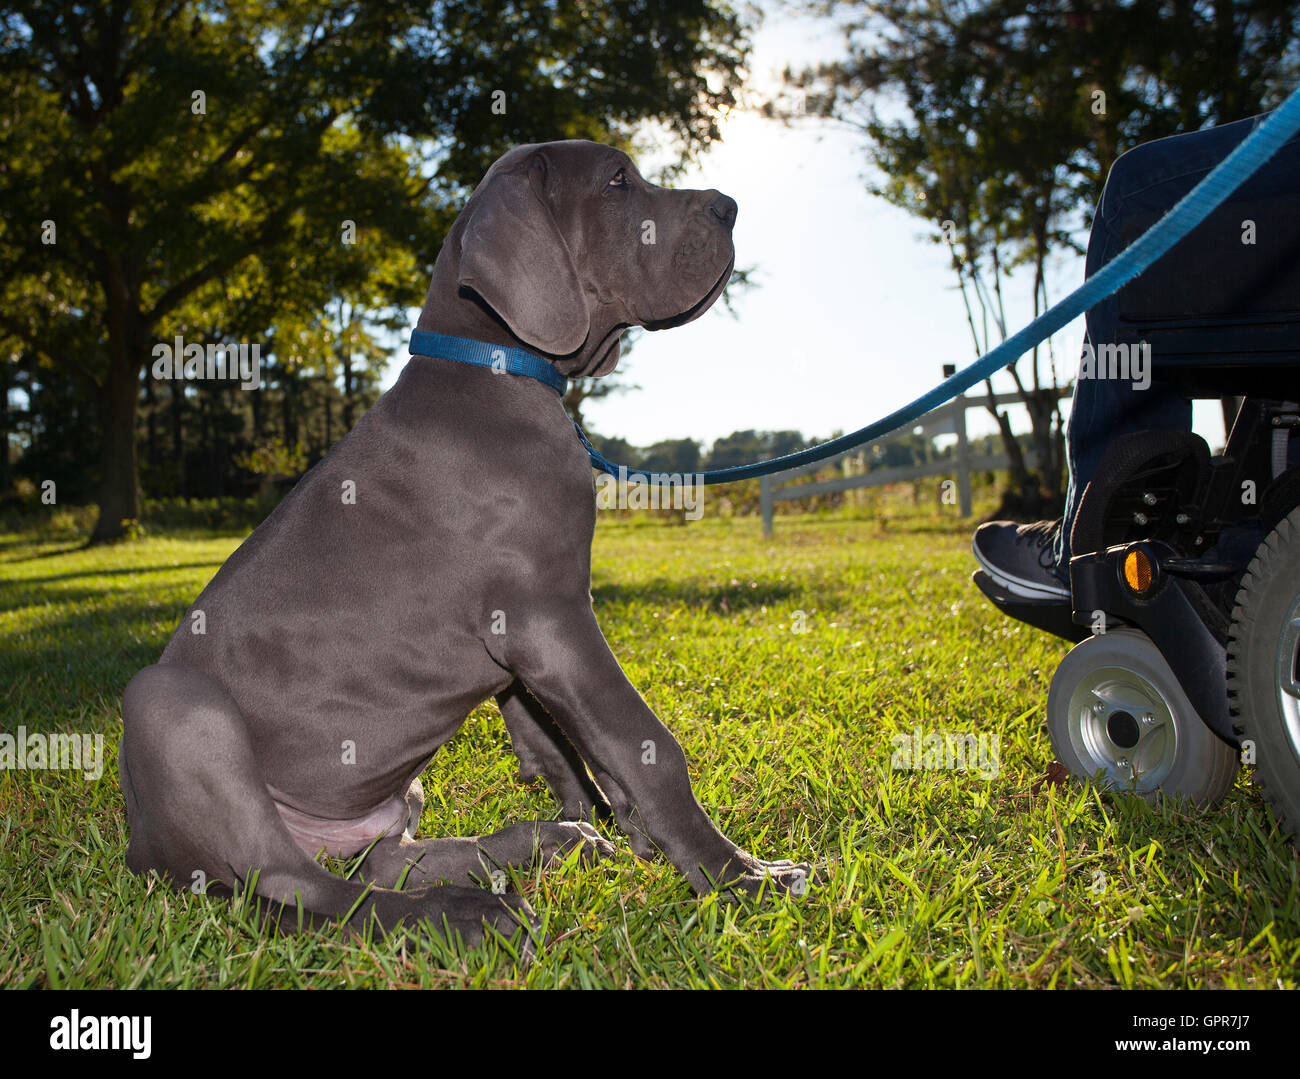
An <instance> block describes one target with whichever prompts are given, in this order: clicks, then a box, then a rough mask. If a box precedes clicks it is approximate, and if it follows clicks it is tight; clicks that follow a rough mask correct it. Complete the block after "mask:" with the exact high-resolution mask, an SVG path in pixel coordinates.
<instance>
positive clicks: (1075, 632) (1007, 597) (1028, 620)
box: [972, 569, 1091, 642]
mask: <svg viewBox="0 0 1300 1079" xmlns="http://www.w3.org/2000/svg"><path fill="white" fill-rule="evenodd" d="M972 580H974V582H975V584H976V585H978V586H979V590H980V591H981V592H983V593H984V595H985V596H987V597H988V599H989V602H991V603H992V604H993V606H995V607H996V608H997V609H998V610H999V611H1001V612H1002V613H1003V614H1005V615H1006V616H1007V617H1009V618H1014V619H1016V621H1018V622H1024V623H1025V624H1026V625H1030V626H1033V627H1034V628H1035V629H1041V630H1044V631H1045V632H1047V633H1052V634H1055V635H1056V636H1057V637H1064V638H1065V639H1066V640H1067V641H1076V642H1077V641H1082V640H1084V639H1085V638H1087V637H1089V636H1090V635H1091V634H1090V633H1089V631H1088V629H1087V627H1085V626H1080V625H1076V624H1075V622H1074V618H1073V611H1072V610H1071V605H1070V601H1069V600H1068V599H1059V600H1034V599H1025V598H1024V597H1023V596H1017V595H1014V594H1013V593H1011V592H1008V591H1007V590H1006V589H1005V588H1003V587H1002V586H1001V585H1000V584H998V583H997V582H996V581H994V580H993V578H992V577H990V576H989V575H988V574H987V573H985V572H984V571H983V570H982V569H978V570H976V571H975V573H974V574H973V575H972Z"/></svg>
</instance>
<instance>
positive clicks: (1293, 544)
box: [1228, 508, 1300, 846]
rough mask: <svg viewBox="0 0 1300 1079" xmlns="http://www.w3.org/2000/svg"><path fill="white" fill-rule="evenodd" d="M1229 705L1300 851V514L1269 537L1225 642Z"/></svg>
mask: <svg viewBox="0 0 1300 1079" xmlns="http://www.w3.org/2000/svg"><path fill="white" fill-rule="evenodd" d="M1228 704H1229V707H1230V708H1231V710H1232V715H1233V720H1234V724H1235V726H1236V728H1237V730H1238V732H1239V733H1240V734H1241V735H1242V737H1243V740H1249V741H1252V742H1254V749H1255V777H1254V778H1255V784H1256V785H1257V786H1258V787H1259V788H1260V791H1261V792H1262V793H1263V795H1264V798H1265V799H1266V800H1267V802H1268V803H1269V805H1270V806H1271V807H1272V809H1273V815H1274V816H1275V817H1276V818H1277V822H1278V825H1279V827H1280V828H1281V829H1282V831H1283V832H1284V833H1286V834H1287V835H1289V836H1291V839H1292V841H1293V842H1295V843H1296V844H1297V845H1298V846H1300V508H1297V509H1294V510H1292V511H1291V512H1290V513H1289V514H1287V516H1285V517H1283V518H1282V520H1281V521H1280V522H1279V523H1278V526H1277V527H1276V528H1275V529H1273V531H1272V532H1270V533H1269V534H1268V535H1267V536H1265V537H1264V542H1263V543H1261V544H1260V545H1259V549H1258V550H1257V551H1256V552H1255V557H1254V559H1252V561H1251V563H1250V566H1249V567H1247V569H1246V575H1245V576H1244V577H1243V578H1242V579H1241V588H1240V589H1239V590H1238V592H1237V602H1236V605H1235V607H1234V608H1233V612H1232V631H1231V634H1230V636H1229V639H1228Z"/></svg>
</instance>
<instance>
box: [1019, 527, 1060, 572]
mask: <svg viewBox="0 0 1300 1079" xmlns="http://www.w3.org/2000/svg"><path fill="white" fill-rule="evenodd" d="M1060 528H1061V522H1060V521H1037V522H1035V523H1034V524H1031V525H1021V526H1020V527H1019V528H1017V529H1016V542H1017V543H1020V542H1022V541H1024V542H1026V543H1031V544H1033V545H1034V546H1036V547H1037V548H1038V564H1039V565H1040V566H1041V567H1042V568H1043V569H1046V570H1052V571H1053V572H1055V570H1056V534H1057V532H1059V531H1060Z"/></svg>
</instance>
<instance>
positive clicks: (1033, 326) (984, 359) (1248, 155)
mask: <svg viewBox="0 0 1300 1079" xmlns="http://www.w3.org/2000/svg"><path fill="white" fill-rule="evenodd" d="M1297 132H1300V89H1297V90H1294V91H1292V93H1291V95H1290V96H1289V97H1288V98H1287V99H1286V100H1285V101H1284V102H1283V103H1282V104H1281V105H1280V106H1278V108H1277V109H1276V110H1275V111H1274V112H1273V114H1272V115H1271V116H1270V117H1269V118H1268V119H1267V120H1265V121H1264V123H1262V124H1260V125H1259V127H1257V128H1256V129H1255V130H1254V131H1252V132H1251V133H1250V134H1249V135H1248V136H1247V137H1246V138H1245V139H1244V140H1243V141H1242V142H1241V144H1240V145H1238V146H1237V148H1236V149H1235V150H1233V151H1232V153H1230V154H1229V155H1228V156H1227V157H1225V158H1224V159H1223V160H1222V161H1220V162H1219V164H1218V165H1216V166H1215V167H1214V169H1213V171H1211V172H1210V173H1209V175H1207V176H1206V177H1205V178H1204V179H1203V180H1202V181H1201V182H1200V183H1199V184H1197V185H1196V186H1195V187H1194V188H1192V190H1191V191H1189V192H1188V193H1187V194H1186V195H1184V196H1183V198H1182V199H1181V200H1180V201H1179V202H1178V204H1177V205H1176V206H1174V208H1173V209H1172V210H1170V211H1169V213H1167V214H1166V215H1165V216H1164V217H1162V218H1161V219H1160V220H1159V221H1157V222H1156V223H1155V224H1154V225H1152V226H1151V227H1150V228H1149V229H1147V231H1146V232H1145V233H1143V234H1142V235H1141V236H1140V237H1139V238H1138V239H1137V240H1135V241H1134V242H1133V243H1131V244H1130V245H1129V246H1128V247H1126V248H1125V249H1124V250H1123V251H1121V252H1120V253H1119V254H1118V255H1116V256H1115V258H1113V259H1111V260H1110V262H1108V263H1106V265H1105V266H1103V267H1102V268H1101V269H1100V270H1098V271H1097V272H1096V273H1095V274H1093V275H1092V276H1091V277H1089V278H1088V280H1087V281H1085V282H1084V283H1083V284H1082V285H1080V286H1079V287H1078V288H1077V289H1075V290H1074V291H1073V292H1072V293H1070V295H1068V296H1066V297H1065V299H1063V300H1061V301H1060V302H1058V303H1057V304H1055V305H1054V306H1052V307H1051V308H1049V309H1048V310H1047V311H1045V312H1044V313H1043V314H1041V315H1039V316H1038V317H1037V318H1036V319H1034V320H1033V322H1031V323H1029V325H1027V326H1026V327H1025V328H1024V329H1022V330H1020V331H1019V332H1018V333H1015V334H1013V335H1012V336H1010V337H1008V338H1007V339H1006V340H1005V341H1003V342H1002V344H1000V345H998V346H997V347H996V348H994V349H992V350H991V351H990V352H987V353H985V354H984V355H983V356H981V357H980V358H979V359H978V360H976V361H975V362H974V363H973V364H971V365H970V366H969V367H967V368H964V369H963V370H961V371H958V372H957V373H956V374H955V375H952V376H951V377H950V378H946V379H944V380H943V381H942V382H940V383H939V385H937V386H935V387H934V389H932V390H929V391H928V392H926V393H923V394H922V395H921V396H920V397H918V398H917V399H916V400H915V401H913V402H911V403H910V404H907V405H904V406H903V407H902V408H900V409H896V410H895V411H893V412H891V413H890V414H889V415H888V416H885V417H883V418H882V419H879V420H877V421H876V422H875V423H871V424H868V425H867V426H866V427H863V428H861V429H860V430H857V431H853V432H852V433H850V434H847V435H841V436H840V437H839V438H833V439H831V440H830V441H829V442H823V443H821V444H820V445H818V446H812V447H810V448H809V449H806V450H799V451H798V452H796V453H790V454H786V455H785V456H784V457H774V458H772V459H771V460H768V461H755V462H754V463H753V464H748V465H735V466H733V467H731V468H716V469H713V470H712V471H709V472H704V473H697V474H695V475H694V476H693V477H692V478H693V479H694V481H695V482H696V483H735V482H736V481H737V480H748V479H753V478H754V477H756V476H766V475H770V474H772V473H774V472H785V471H787V470H788V469H792V468H799V467H800V466H802V465H808V464H812V463H814V462H816V461H821V460H825V459H826V458H827V457H834V456H835V455H836V454H840V453H844V452H845V451H846V450H851V449H855V448H856V447H858V446H860V445H862V444H863V443H864V442H870V441H871V440H872V439H873V438H879V437H880V436H881V435H884V434H888V433H889V432H890V431H894V430H897V429H898V428H899V427H904V426H906V425H907V424H909V423H911V422H912V421H913V420H916V419H918V418H919V417H921V416H923V415H925V414H926V413H927V412H929V411H931V410H932V409H934V408H937V407H938V406H939V405H941V404H943V403H944V402H945V401H951V400H952V399H953V398H954V397H956V396H957V395H958V394H959V393H962V392H963V391H965V390H968V389H970V388H971V387H972V386H974V385H975V383H977V382H982V381H983V380H984V379H986V378H989V377H990V376H991V375H992V374H993V373H994V372H995V371H997V370H998V369H999V368H1002V367H1007V366H1009V365H1011V364H1013V363H1015V362H1016V361H1017V360H1019V359H1020V357H1021V356H1023V355H1024V354H1025V353H1026V352H1028V351H1029V350H1030V349H1031V348H1033V347H1034V346H1035V345H1037V344H1039V343H1040V342H1042V341H1045V340H1046V339H1047V338H1048V337H1050V336H1051V335H1052V334H1054V333H1055V332H1056V331H1057V330H1059V329H1060V328H1061V327H1062V326H1065V325H1067V324H1068V323H1070V322H1072V321H1074V319H1076V318H1077V317H1078V316H1079V315H1081V314H1083V313H1084V312H1085V311H1087V310H1088V309H1089V308H1090V307H1093V306H1094V305H1096V304H1098V303H1100V302H1101V301H1102V300H1104V299H1106V297H1107V296H1110V295H1111V294H1112V293H1115V292H1118V291H1119V290H1120V289H1121V288H1123V287H1124V286H1125V285H1126V284H1128V283H1129V282H1130V281H1132V280H1133V278H1135V277H1137V276H1138V274H1140V273H1143V272H1145V271H1146V270H1148V269H1149V268H1150V267H1151V265H1152V264H1153V263H1155V262H1156V261H1157V260H1158V259H1159V258H1161V257H1162V256H1163V255H1164V254H1165V253H1166V252H1168V250H1169V249H1170V248H1171V247H1173V246H1174V244H1176V243H1178V241H1179V240H1181V239H1182V238H1183V237H1184V236H1186V235H1187V234H1188V233H1189V232H1191V231H1192V230H1193V229H1194V228H1196V226H1197V225H1199V224H1200V223H1201V222H1202V221H1204V220H1205V219H1206V218H1207V217H1208V216H1209V215H1210V214H1211V213H1213V212H1214V210H1215V209H1217V208H1218V207H1219V206H1220V205H1221V204H1222V203H1223V202H1224V201H1225V200H1226V199H1227V197H1228V196H1229V195H1231V194H1232V193H1233V192H1234V191H1236V190H1237V188H1239V187H1240V186H1241V185H1242V184H1243V183H1245V182H1246V180H1247V179H1249V177H1250V176H1252V175H1253V174H1254V173H1255V172H1256V171H1257V170H1258V169H1259V168H1260V167H1261V166H1262V165H1263V164H1264V162H1265V161H1267V160H1268V159H1269V158H1270V157H1272V156H1273V155H1274V154H1275V153H1276V152H1277V151H1278V150H1279V149H1281V148H1282V145H1283V144H1284V143H1285V142H1286V141H1287V140H1288V139H1290V138H1291V136H1293V135H1295V134H1296V133H1297ZM417 338H419V339H420V341H419V344H420V345H421V346H422V347H419V348H417V340H416V339H417ZM432 338H439V339H440V340H439V341H438V342H437V345H438V348H439V350H438V351H437V352H429V351H428V349H430V348H432V347H435V343H434V342H432V341H431V340H429V339H432ZM466 346H477V349H475V348H467V347H466ZM411 352H413V353H416V352H418V353H420V354H421V355H435V356H441V357H442V358H444V359H452V360H457V361H459V362H462V363H473V364H476V365H479V366H486V367H493V366H495V367H497V369H498V370H500V369H501V365H502V364H503V363H504V364H505V365H506V368H507V369H509V370H511V372H512V373H517V374H523V375H528V376H529V377H531V378H536V379H539V380H540V381H542V382H545V383H546V384H547V385H548V386H550V387H552V388H553V389H555V390H556V391H557V392H558V393H560V394H563V393H564V390H565V386H566V382H565V380H564V378H563V377H562V376H561V375H560V374H559V373H558V372H557V371H556V370H555V368H554V367H552V366H551V365H550V364H549V363H547V362H546V361H545V360H543V359H542V358H541V357H540V356H535V355H533V354H532V353H531V352H527V351H525V350H524V349H508V348H502V347H501V346H497V345H488V344H485V343H483V342H481V341H467V340H465V339H464V338H456V337H442V336H441V335H438V334H430V333H427V332H426V331H424V330H416V331H415V333H413V334H412V335H411ZM448 353H457V354H455V355H449V354H448ZM494 353H499V354H501V355H499V356H498V357H497V359H496V361H495V363H494V362H493V360H492V358H491V356H492V354H494ZM512 354H518V355H519V356H520V357H527V360H531V361H535V363H530V362H527V360H524V359H520V360H519V361H518V364H519V369H518V370H517V371H516V370H515V369H514V368H511V367H510V366H509V365H510V364H511V363H513V362H515V361H514V360H513V359H512ZM484 355H487V356H488V357H489V358H488V359H487V360H486V362H485V361H484V359H483V356H484ZM470 356H474V357H476V358H469V357H470ZM536 364H541V368H537V367H536ZM543 369H544V370H543ZM574 427H575V428H577V431H578V437H579V438H580V439H582V444H583V445H584V446H585V447H586V449H587V455H588V456H589V457H590V458H591V463H592V466H593V467H595V468H597V469H599V470H600V471H602V472H607V473H609V474H610V475H611V476H616V477H618V478H620V479H627V480H635V481H641V482H646V483H656V482H659V480H658V479H657V478H656V477H659V476H660V474H659V473H654V472H645V471H643V470H641V469H638V468H627V467H626V466H623V465H616V464H614V463H612V462H611V461H608V460H606V459H605V458H604V457H603V456H601V454H600V453H599V452H598V451H597V450H596V449H595V447H593V446H592V444H591V443H590V442H589V441H588V440H587V436H586V435H584V434H583V433H582V428H581V427H578V425H577V424H576V423H575V424H574ZM683 478H684V479H685V478H687V477H683Z"/></svg>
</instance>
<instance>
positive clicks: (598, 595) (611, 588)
mask: <svg viewBox="0 0 1300 1079" xmlns="http://www.w3.org/2000/svg"><path fill="white" fill-rule="evenodd" d="M803 591H804V589H802V588H796V587H795V586H793V585H790V584H786V583H783V582H778V581H757V582H755V586H754V587H752V588H751V587H750V586H749V584H748V583H746V584H740V585H709V584H705V583H702V582H699V581H672V580H668V579H667V578H664V577H656V578H654V579H653V580H649V581H643V582H641V583H640V584H621V583H614V582H605V583H602V584H593V585H592V588H591V599H592V604H593V606H594V607H595V608H596V609H597V610H599V609H600V608H601V607H604V606H609V607H613V606H619V605H622V604H627V605H635V604H648V605H650V606H656V607H671V606H683V605H684V606H688V607H695V608H707V609H708V610H710V611H714V612H717V613H723V614H725V613H728V612H733V611H736V610H740V609H742V608H746V607H765V606H770V605H772V604H776V603H780V602H782V601H783V600H787V599H789V598H790V597H792V596H795V595H798V594H802V592H803Z"/></svg>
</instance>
